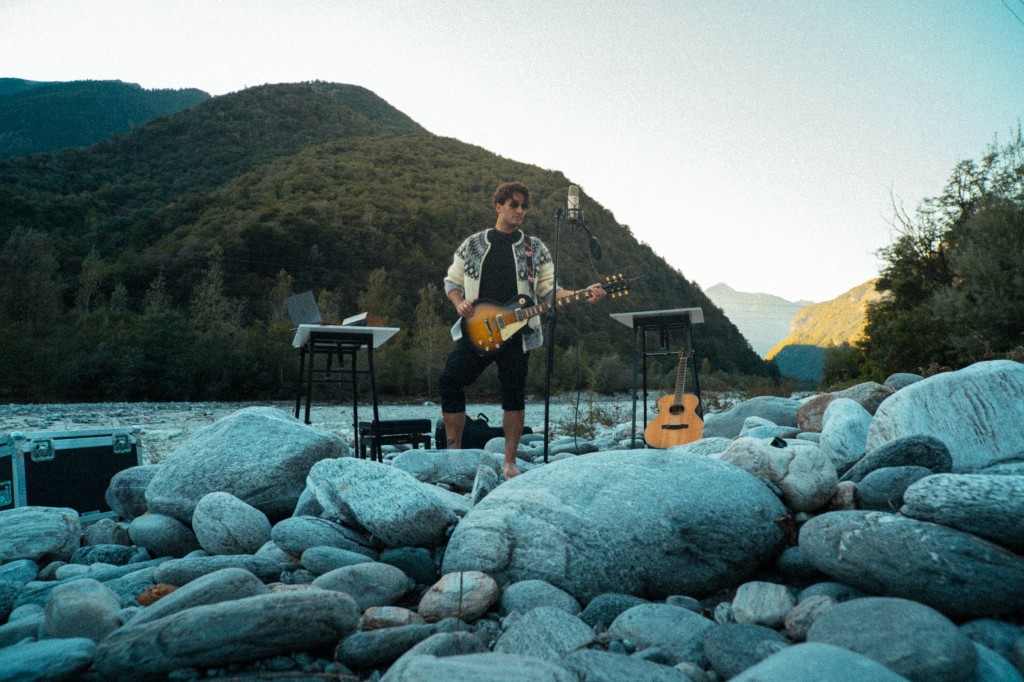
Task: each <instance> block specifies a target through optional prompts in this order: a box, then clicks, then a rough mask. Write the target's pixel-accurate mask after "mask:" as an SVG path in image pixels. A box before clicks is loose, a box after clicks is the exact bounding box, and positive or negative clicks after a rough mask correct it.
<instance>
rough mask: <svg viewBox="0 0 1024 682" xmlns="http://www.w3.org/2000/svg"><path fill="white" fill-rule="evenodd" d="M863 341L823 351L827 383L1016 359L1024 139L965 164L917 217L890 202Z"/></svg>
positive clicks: (1022, 321) (1022, 350) (1023, 351)
mask: <svg viewBox="0 0 1024 682" xmlns="http://www.w3.org/2000/svg"><path fill="white" fill-rule="evenodd" d="M893 227H894V228H895V235H896V236H895V239H894V240H893V242H892V243H891V244H889V245H888V246H885V247H883V248H882V249H881V250H880V251H879V253H878V255H879V257H880V258H881V259H882V260H883V262H884V266H883V268H882V271H881V273H880V278H879V280H878V284H877V289H878V291H879V292H880V293H881V294H882V296H881V298H880V300H878V301H877V302H875V303H872V304H870V305H869V306H868V308H867V324H866V328H865V338H864V340H863V341H861V342H860V343H858V344H856V345H854V346H849V345H847V346H841V347H838V348H835V349H832V350H830V351H829V352H828V353H827V354H826V358H825V382H826V383H827V384H829V383H831V384H834V383H839V382H852V381H857V380H863V379H875V380H880V379H884V377H885V376H887V375H888V374H891V373H893V372H915V373H921V374H925V375H928V374H933V373H935V372H939V371H946V370H951V369H959V368H962V367H965V366H967V365H970V364H972V363H974V362H978V361H980V360H989V359H995V358H1010V359H1014V360H1017V361H1022V362H1024V135H1022V130H1021V125H1020V124H1019V123H1018V125H1017V128H1016V130H1015V131H1013V132H1012V133H1011V135H1010V136H1009V139H1008V141H1006V142H1004V143H999V142H998V141H996V142H993V143H992V144H991V145H990V146H989V148H988V149H987V150H986V152H985V154H984V155H983V156H982V157H981V159H980V160H964V161H961V162H959V163H958V164H957V165H956V166H955V168H954V169H953V171H952V173H951V175H950V177H949V180H948V181H947V183H946V186H945V187H944V188H943V190H942V192H941V193H940V194H939V195H938V196H935V197H930V198H928V199H926V200H925V201H923V202H922V203H921V205H920V206H919V207H918V209H917V210H916V212H915V213H913V214H910V213H908V212H906V211H904V210H902V209H900V208H899V207H896V210H895V216H894V221H893Z"/></svg>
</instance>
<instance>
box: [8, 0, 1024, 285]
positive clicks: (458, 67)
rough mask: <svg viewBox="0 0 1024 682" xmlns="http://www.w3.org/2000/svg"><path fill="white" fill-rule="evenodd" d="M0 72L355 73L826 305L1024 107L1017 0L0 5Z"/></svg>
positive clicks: (709, 278)
mask: <svg viewBox="0 0 1024 682" xmlns="http://www.w3.org/2000/svg"><path fill="white" fill-rule="evenodd" d="M0 77H11V78H24V79H27V80H35V81H70V80H80V79H100V80H105V79H117V80H122V81H126V82H132V83H138V84H140V85H142V86H143V87H147V88H187V87H194V88H199V89H201V90H205V91H206V92H209V93H210V94H212V95H221V94H225V93H228V92H233V91H237V90H241V89H243V88H246V87H250V86H255V85H262V84H264V83H280V82H299V81H309V80H324V81H331V82H336V83H351V84H354V85H360V86H363V87H365V88H368V89H369V90H372V91H373V92H375V93H376V94H377V95H379V96H380V97H382V98H384V99H385V100H387V101H388V102H390V103H391V104H392V105H393V106H395V107H396V108H398V109H399V110H401V111H402V112H404V113H405V114H407V115H408V116H410V117H411V118H412V119H414V120H415V121H417V122H418V123H420V124H421V125H423V126H424V127H425V128H427V129H428V130H429V131H431V132H433V133H436V134H438V135H443V136H446V137H453V138H457V139H459V140H462V141H464V142H468V143H471V144H474V145H478V146H480V147H483V148H484V149H487V150H489V151H492V152H494V153H497V154H500V155H501V156H504V157H507V158H511V159H515V160H517V161H521V162H525V163H530V164H535V165H538V166H541V167H543V168H547V169H555V170H560V171H562V172H564V173H565V175H566V177H568V178H569V180H570V182H573V183H575V184H578V185H579V186H580V187H581V188H582V190H583V194H584V197H583V204H582V207H583V209H584V211H586V209H587V202H588V201H590V200H591V198H592V200H594V201H598V202H600V203H601V205H602V206H604V207H605V208H606V209H608V210H610V211H612V213H614V215H615V218H616V220H617V221H618V222H620V223H623V224H626V225H629V227H630V229H631V230H632V232H633V234H634V235H635V236H636V238H637V239H639V240H640V241H642V242H646V243H647V244H649V245H650V246H651V247H652V248H653V249H654V251H655V252H656V253H658V254H659V255H661V256H662V257H664V258H665V260H666V261H667V262H668V263H669V264H670V265H672V266H673V267H675V268H677V269H678V270H679V271H680V272H682V274H683V275H684V276H685V277H686V278H687V279H690V280H693V281H696V282H697V283H698V284H700V285H701V286H702V287H704V288H708V287H710V286H712V285H714V284H716V283H718V282H725V283H727V284H728V285H729V286H731V287H733V288H734V289H737V290H740V291H748V292H764V293H769V294H775V295H777V296H782V297H783V298H786V299H789V300H791V301H795V300H803V299H807V300H813V301H823V300H828V299H831V298H833V297H835V296H837V295H839V294H841V293H843V292H845V291H846V290H848V289H850V288H852V287H854V286H856V285H858V284H861V283H863V282H865V281H867V280H868V279H871V278H872V277H875V276H876V275H877V274H878V270H879V267H880V263H879V261H878V260H877V258H876V256H875V252H876V251H877V250H878V249H879V248H881V247H883V246H886V245H887V244H889V243H891V241H892V235H893V233H892V228H891V226H890V223H891V220H892V217H893V208H892V204H893V200H894V199H895V200H896V201H897V202H899V203H900V204H902V206H903V207H904V208H906V209H907V210H908V211H909V212H911V213H913V211H914V209H916V207H917V205H918V203H919V202H920V200H921V199H922V198H924V197H929V196H936V195H938V194H940V193H941V192H942V189H943V187H944V185H945V183H946V180H947V179H948V178H949V176H950V173H951V171H952V170H953V167H954V165H955V164H956V163H957V162H958V161H960V160H963V159H979V158H980V157H981V156H982V155H983V154H984V153H985V151H986V150H987V148H988V146H989V145H990V144H992V143H993V142H995V141H997V140H999V141H1005V140H1006V139H1007V138H1008V136H1009V135H1010V133H1011V132H1012V131H1013V130H1015V129H1016V127H1017V125H1018V122H1020V121H1021V120H1022V119H1024V0H702V1H698V0H675V1H672V0H633V2H623V1H622V0H589V1H588V0H560V1H559V2H550V1H549V2H545V1H543V0H521V1H520V2H514V3H510V2H489V1H484V0H476V1H474V0H291V1H285V0H93V1H91V2H87V1H84V0H63V1H62V0H0ZM551 220H553V218H551ZM545 227H547V225H545ZM598 237H599V238H600V235H598ZM614 258H615V254H613V253H606V254H605V261H604V262H603V263H602V267H603V268H604V267H607V268H611V269H612V270H614V269H615V267H616V264H614V263H613V262H612V261H613V260H614ZM438 267H442V265H441V264H439V265H438ZM625 267H626V264H623V265H622V266H620V269H624V268H625ZM610 271H611V270H610Z"/></svg>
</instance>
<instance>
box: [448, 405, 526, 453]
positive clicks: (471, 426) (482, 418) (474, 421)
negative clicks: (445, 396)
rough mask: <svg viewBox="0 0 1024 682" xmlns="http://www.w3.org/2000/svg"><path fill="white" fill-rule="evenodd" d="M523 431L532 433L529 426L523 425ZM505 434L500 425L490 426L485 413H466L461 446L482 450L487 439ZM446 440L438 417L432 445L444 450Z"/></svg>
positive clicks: (466, 448)
mask: <svg viewBox="0 0 1024 682" xmlns="http://www.w3.org/2000/svg"><path fill="white" fill-rule="evenodd" d="M523 433H524V434H527V433H533V429H532V428H530V427H529V426H524V427H523ZM504 435H505V431H504V429H502V428H501V426H491V420H490V419H489V418H488V417H487V415H485V414H483V413H480V414H478V415H477V416H476V417H470V416H469V415H466V426H465V427H463V429H462V448H463V449H464V450H482V449H483V447H484V446H485V445H487V441H489V440H490V439H492V438H502V437H504ZM447 444H448V440H447V438H446V436H445V433H444V420H443V419H438V420H437V422H436V423H435V425H434V445H435V447H437V449H438V450H444V449H445V446H446V445H447Z"/></svg>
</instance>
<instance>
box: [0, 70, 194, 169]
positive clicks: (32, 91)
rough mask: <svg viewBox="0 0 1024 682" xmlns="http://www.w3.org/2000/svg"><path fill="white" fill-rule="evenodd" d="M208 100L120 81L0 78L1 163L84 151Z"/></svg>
mask: <svg viewBox="0 0 1024 682" xmlns="http://www.w3.org/2000/svg"><path fill="white" fill-rule="evenodd" d="M209 98H210V96H209V95H208V94H207V93H205V92H203V91H201V90H196V89H193V88H190V89H186V90H145V89H143V88H141V87H140V86H138V85H135V84H134V83H122V82H121V81H74V82H69V83H44V82H37V81H26V80H21V79H18V78H0V159H7V158H12V157H15V156H24V155H27V154H34V153H36V152H50V151H57V150H59V149H64V148H66V147H85V146H88V145H91V144H95V143H96V142H99V141H101V140H105V139H107V138H109V137H113V136H114V135H118V134H120V133H126V132H128V131H129V130H132V129H134V128H136V127H138V126H140V125H142V124H143V123H145V122H147V121H151V120H153V119H154V118H157V117H159V116H167V115H168V114H173V113H175V112H178V111H181V110H183V109H188V108H189V107H193V106H195V105H196V104H198V103H200V102H202V101H204V100H207V99H209Z"/></svg>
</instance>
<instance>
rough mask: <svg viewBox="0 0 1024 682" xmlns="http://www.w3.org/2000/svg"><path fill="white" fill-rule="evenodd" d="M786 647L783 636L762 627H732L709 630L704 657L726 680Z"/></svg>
mask: <svg viewBox="0 0 1024 682" xmlns="http://www.w3.org/2000/svg"><path fill="white" fill-rule="evenodd" d="M787 646H789V643H788V642H787V641H786V638H785V637H784V636H783V635H782V634H781V633H780V632H778V631H777V630H773V629H771V628H768V627H764V626H763V625H753V624H746V623H729V624H726V625H720V626H718V627H713V628H709V629H708V630H707V632H706V633H705V634H704V655H705V656H707V659H708V661H709V662H710V663H711V667H712V668H714V670H715V672H717V673H718V674H719V675H721V677H722V679H724V680H728V679H731V678H733V677H735V676H736V675H739V674H740V673H741V672H743V671H744V670H746V669H747V668H749V667H751V666H753V665H756V664H757V663H760V662H761V661H763V660H764V659H766V658H768V657H769V656H771V655H772V654H774V653H776V652H778V651H779V650H781V649H784V648H785V647H787Z"/></svg>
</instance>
